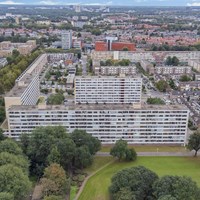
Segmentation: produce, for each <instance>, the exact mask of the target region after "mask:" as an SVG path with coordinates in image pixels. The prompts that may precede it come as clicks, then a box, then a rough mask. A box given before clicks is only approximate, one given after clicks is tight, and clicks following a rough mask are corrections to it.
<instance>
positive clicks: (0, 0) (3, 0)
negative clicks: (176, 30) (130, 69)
mask: <svg viewBox="0 0 200 200" xmlns="http://www.w3.org/2000/svg"><path fill="white" fill-rule="evenodd" d="M1 4H9V5H20V4H32V5H33V4H37V5H72V4H80V5H127V6H200V0H34V1H30V0H0V5H1Z"/></svg>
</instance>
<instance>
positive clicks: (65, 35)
mask: <svg viewBox="0 0 200 200" xmlns="http://www.w3.org/2000/svg"><path fill="white" fill-rule="evenodd" d="M61 36H62V49H71V48H72V31H63V32H62V35H61Z"/></svg>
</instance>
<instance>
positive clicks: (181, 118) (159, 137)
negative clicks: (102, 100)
mask: <svg viewBox="0 0 200 200" xmlns="http://www.w3.org/2000/svg"><path fill="white" fill-rule="evenodd" d="M188 114H189V113H188V110H187V109H186V108H183V107H181V106H178V105H176V106H147V105H144V106H143V107H142V108H141V109H134V108H133V106H132V105H128V104H127V105H116V104H112V105H108V104H107V105H104V104H98V105H97V104H81V105H71V106H46V107H42V108H40V107H38V106H12V107H11V108H10V109H9V110H8V125H9V134H10V135H9V136H10V137H12V138H15V139H18V138H19V136H20V135H21V134H22V133H31V131H32V130H33V129H34V128H36V127H39V126H58V125H61V126H64V127H65V128H66V130H67V131H68V132H69V133H70V132H72V131H73V130H74V129H83V130H86V131H87V132H88V133H90V134H92V135H93V136H94V137H97V138H98V139H100V140H101V142H102V143H104V144H112V143H115V142H116V141H117V140H119V139H120V138H122V139H123V140H126V141H128V143H130V144H184V143H185V141H186V136H187V134H186V133H187V123H188Z"/></svg>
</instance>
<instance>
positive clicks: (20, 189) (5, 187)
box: [0, 164, 31, 200]
mask: <svg viewBox="0 0 200 200" xmlns="http://www.w3.org/2000/svg"><path fill="white" fill-rule="evenodd" d="M0 186H1V187H0V192H8V193H10V194H13V196H14V199H15V200H21V199H23V198H24V197H25V196H26V195H27V194H28V193H29V191H30V189H31V182H30V181H29V179H28V176H27V175H25V174H24V173H23V171H22V170H21V169H20V168H19V167H16V166H14V165H11V164H9V165H3V166H1V167H0Z"/></svg>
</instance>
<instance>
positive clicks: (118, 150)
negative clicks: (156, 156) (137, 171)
mask: <svg viewBox="0 0 200 200" xmlns="http://www.w3.org/2000/svg"><path fill="white" fill-rule="evenodd" d="M110 155H112V156H113V157H117V158H118V159H119V161H120V160H122V159H125V160H126V161H133V160H136V158H137V153H136V152H135V149H133V148H131V149H128V144H127V142H126V141H124V140H122V139H120V140H118V141H116V143H115V145H114V146H113V147H112V148H111V150H110Z"/></svg>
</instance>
